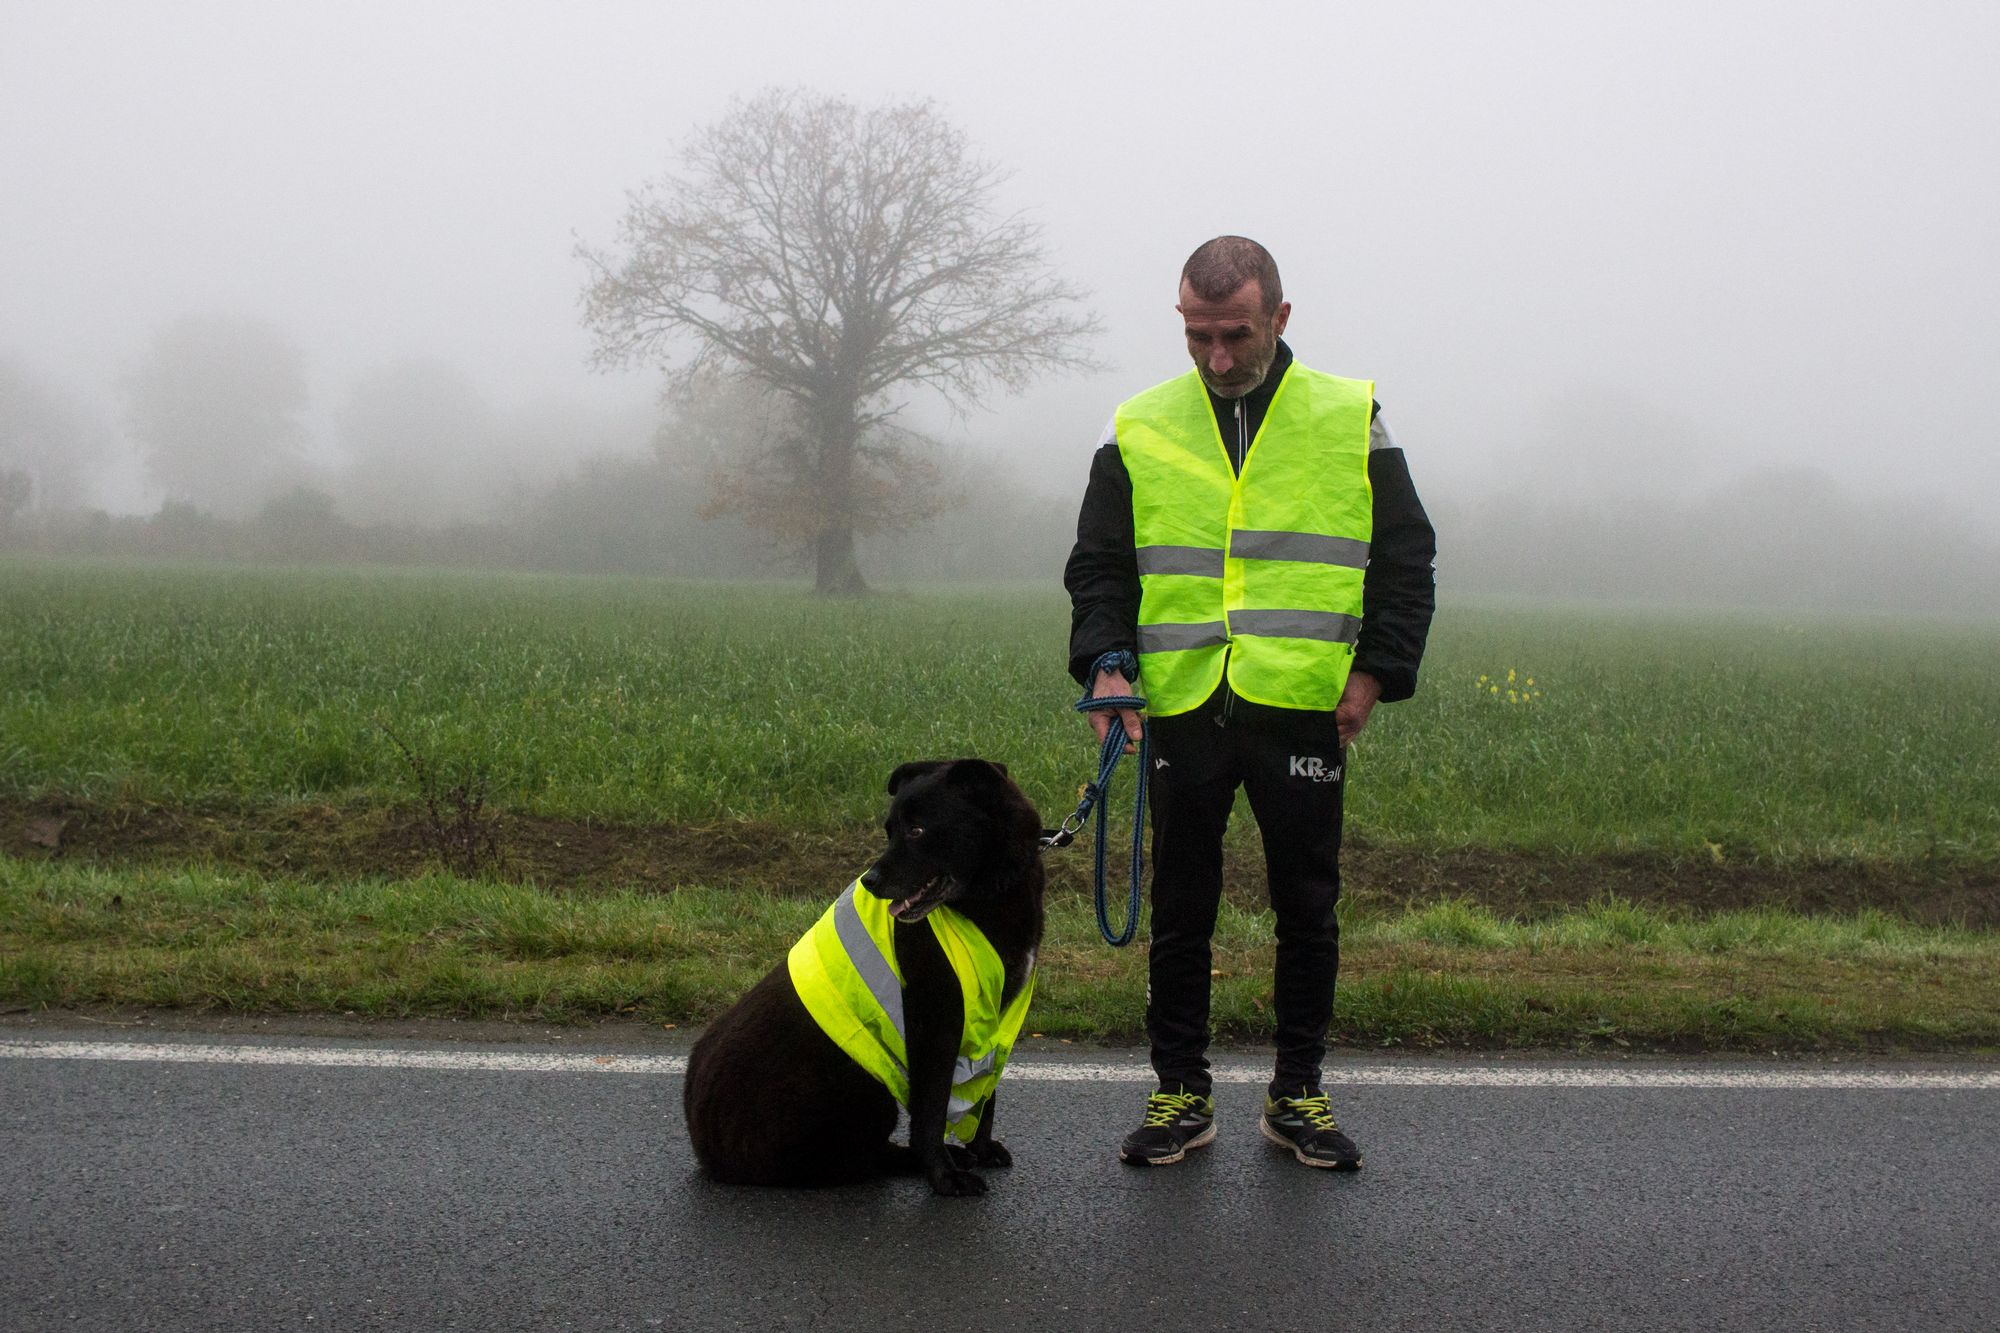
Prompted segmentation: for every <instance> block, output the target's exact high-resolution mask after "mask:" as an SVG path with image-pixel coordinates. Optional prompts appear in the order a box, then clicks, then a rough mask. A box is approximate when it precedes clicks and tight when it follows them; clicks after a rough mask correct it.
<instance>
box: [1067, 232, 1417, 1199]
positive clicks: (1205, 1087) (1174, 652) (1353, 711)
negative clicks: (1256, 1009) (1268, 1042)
mask: <svg viewBox="0 0 2000 1333" xmlns="http://www.w3.org/2000/svg"><path fill="white" fill-rule="evenodd" d="M1176 308H1177V309H1178V310H1179V312H1180V315H1181V320H1182V323H1183V325H1184V328H1185V332H1186V336H1187V347H1188V353H1189V355H1191V356H1192V357H1193V358H1194V369H1193V370H1192V371H1190V372H1189V373H1187V374H1185V375H1183V376H1181V377H1179V378H1178V379H1174V380H1169V381H1168V382H1166V383H1165V384H1161V385H1158V386H1156V387H1154V388H1152V389H1149V390H1147V391H1146V392H1145V393H1142V394H1140V395H1138V396H1137V397H1136V398H1132V399H1130V400H1128V401H1127V402H1125V403H1124V404H1122V405H1120V407H1119V408H1118V410H1117V412H1116V414H1115V415H1114V416H1113V417H1112V421H1111V426H1110V427H1109V429H1108V430H1107V431H1106V433H1105V436H1104V439H1103V441H1102V442H1101V443H1100V445H1099V446H1098V450H1097V454H1096V456H1095V457H1094V458H1093V459H1092V461H1091V468H1090V482H1089V486H1088V489H1087V490H1086V491H1085V494H1084V499H1083V508H1082V512H1081V513H1080V515H1079V516H1078V519H1077V540H1076V547H1075V549H1074V550H1073V551H1072V552H1071V554H1070V558H1069V565H1068V568H1067V569H1066V570H1065V572H1064V576H1063V582H1064V584H1065V586H1067V587H1068V589H1069V593H1070V599H1071V605H1072V617H1071V625H1070V673H1071V674H1072V675H1073V676H1075V677H1076V678H1077V680H1078V681H1079V682H1081V683H1082V684H1083V686H1084V688H1085V690H1086V691H1088V692H1089V693H1091V694H1092V695H1094V696H1098V697H1104V696H1109V695H1121V694H1131V693H1135V692H1136V693H1139V694H1142V695H1144V696H1146V699H1147V708H1146V711H1147V714H1148V716H1147V718H1146V719H1145V721H1144V722H1143V724H1142V721H1141V719H1140V718H1139V716H1138V715H1137V714H1136V713H1133V712H1131V711H1129V710H1128V711H1124V712H1122V713H1121V714H1120V715H1121V716H1122V718H1123V720H1124V722H1125V727H1126V731H1127V733H1128V734H1130V735H1133V736H1137V735H1138V734H1139V732H1140V728H1141V726H1142V725H1144V726H1146V727H1148V728H1150V731H1151V749H1152V764H1153V771H1152V773H1151V774H1150V780H1151V783H1152V802H1151V808H1152V816H1153V917H1152V941H1151V947H1150V950H1149V956H1148V984H1147V1005H1146V1031H1147V1035H1148V1037H1149V1039H1150V1041H1151V1044H1152V1060H1153V1069H1154V1072H1155V1074H1156V1075H1157V1076H1158V1078H1159V1090H1158V1091H1157V1092H1155V1093H1153V1095H1152V1096H1151V1097H1150V1098H1149V1099H1148V1100H1147V1104H1146V1112H1145V1115H1144V1118H1143V1120H1142V1122H1141V1124H1140V1125H1139V1127H1138V1128H1137V1129H1135V1130H1133V1131H1132V1133H1130V1134H1129V1135H1127V1136H1126V1138H1125V1141H1124V1143H1123V1145H1122V1146H1121V1147H1120V1149H1119V1155H1120V1156H1121V1157H1123V1158H1124V1160H1126V1161H1128V1162H1132V1163H1135V1164H1139V1165H1147V1166H1162V1165H1166V1164H1169V1163H1172V1162H1178V1161H1180V1160H1181V1159H1182V1158H1183V1157H1184V1156H1185V1155H1186V1154H1187V1152H1188V1150H1190V1149H1192V1148H1199V1147H1202V1146H1204V1145H1206V1144H1207V1143H1209V1142H1211V1141H1212V1140H1213V1139H1214V1137H1215V1106H1214V1102H1213V1100H1212V1097H1211V1095H1210V1093H1211V1084H1210V1078H1209V1067H1208V1061H1207V1059H1206V1058H1205V1052H1206V1050H1207V1048H1208V1036H1209V1034H1208V999H1209V941H1210V937H1211V936H1212V935H1213V934H1214V931H1215V916H1216V908H1217V906H1218V904H1219V903H1220V901H1221V896H1222V835H1223V831H1224V829H1225V828H1226V827H1227V826H1228V822H1229V813H1230V809H1231V807H1232V805H1233V804H1234V803H1235V798H1236V790H1237V788H1238V787H1239V786H1240V787H1242V788H1244V789H1245V790H1246V791H1247V792H1248V794H1249V798H1250V808H1251V811H1252V812H1253V814H1254V815H1255V816H1256V819H1257V827H1258V829H1259V831H1260V832H1261V833H1262V835H1263V839H1264V857H1265V865H1266V869H1267V871H1268V875H1269V885H1270V897H1271V905H1272V907H1273V909H1274V910H1275V913H1276V916H1277V961H1276V969H1275V976H1274V978H1273V982H1274V1001H1275V1005H1274V1007H1275V1010H1276V1013H1275V1018H1276V1025H1277V1033H1276V1037H1277V1062H1276V1068H1275V1070H1274V1072H1273V1076H1272V1079H1271V1083H1270V1086H1269V1087H1268V1088H1267V1089H1266V1096H1265V1101H1264V1114H1263V1118H1262V1120H1261V1121H1260V1122H1259V1125H1260V1128H1261V1130H1262V1132H1263V1133H1264V1135H1265V1136H1266V1137H1268V1138H1270V1139H1272V1140H1273V1141H1275V1142H1277V1143H1279V1144H1281V1145H1283V1146H1284V1147H1286V1148H1288V1149H1290V1150H1291V1151H1292V1153H1293V1155H1294V1156H1295V1157H1297V1159H1298V1160H1299V1161H1301V1162H1303V1163H1305V1164H1306V1165H1308V1166H1317V1167H1329V1168H1335V1169H1347V1170H1352V1169H1355V1168H1357V1167H1359V1166H1360V1165H1361V1153H1360V1151H1359V1150H1358V1149H1357V1148H1356V1147H1355V1145H1354V1143H1353V1141H1352V1140H1351V1139H1349V1138H1348V1137H1347V1135H1345V1134H1344V1133H1342V1132H1341V1130H1340V1127H1339V1125H1338V1124H1337V1123H1336V1122H1335V1120H1334V1118H1333V1114H1332V1108H1331V1106H1330V1103H1329V1101H1328V1099H1327V1096H1326V1094H1325V1092H1324V1091H1323V1090H1322V1089H1321V1087H1320V1062H1321V1060H1322V1058H1323V1056H1324V1054H1325V1047H1326V1032H1327V1027H1328V1025H1329V1023H1330V1022H1331V1020H1332V1017H1333V986H1334V974H1335V971H1336V969H1337V968H1338V966H1339V959H1340V953H1339V934H1338V926H1337V924H1336V922H1335V918H1334V904H1335V901H1336V900H1337V899H1338V897H1339V894H1340V866H1339V856H1340V822H1341V797H1342V791H1343V788H1344V785H1345V777H1346V770H1347V765H1346V759H1347V747H1348V746H1349V745H1351V744H1352V743H1353V741H1354V738H1355V737H1356V736H1357V735H1359V734H1360V732H1361V730H1362V728H1363V727H1365V726H1366V725H1367V723H1368V716H1369V713H1370V711H1371V710H1372V709H1373V708H1374V707H1375V705H1376V704H1377V703H1380V702H1387V701H1394V700H1398V699H1406V698H1408V697H1409V696H1410V695H1411V694H1413V693H1414V692H1415V691H1416V683H1417V665H1418V662H1419V660H1420V659H1421V658H1422V656H1423V649H1424V640H1425V637H1426V635H1427V634H1428V632H1429V629H1430V620H1431V612H1432V607H1433V603H1434V588H1433V575H1432V560H1433V558H1434V556H1435V554H1436V541H1435V538H1434V536H1433V534H1432V531H1431V525H1430V520H1429V518H1427V517H1426V516H1425V514H1424V509H1423V505H1422V504H1421V503H1420V502H1419V501H1418V499H1417V494H1416V490H1415V488H1414V487H1413V486H1412V485H1411V483H1410V475H1409V470H1408V468H1407V467H1406V465H1405V464H1404V461H1403V453H1402V450H1401V449H1399V448H1397V447H1396V444H1395V441H1394V440H1393V439H1392V438H1391V436H1390V434H1389V431H1388V428H1387V427H1386V426H1385V425H1383V424H1382V421H1381V417H1380V413H1379V410H1378V408H1377V406H1376V404H1375V402H1374V397H1373V388H1374V386H1373V385H1372V384H1369V383H1367V382H1364V381H1359V380H1346V379H1339V378H1336V377H1334V376H1331V375H1324V374H1320V373H1319V372H1317V371H1313V370H1309V369H1307V368H1306V367H1304V366H1302V365H1300V364H1299V363H1298V362H1296V361H1294V360H1293V358H1292V352H1291V348H1290V347H1288V346H1287V345H1286V344H1285V343H1284V342H1282V341H1281V340H1280V336H1279V335H1281V334H1283V333H1284V331H1285V326H1286V324H1287V323H1288V321H1289V320H1290V318H1291V312H1292V308H1291V304H1290V303H1289V302H1287V301H1286V300H1285V299H1284V292H1283V290H1282V288H1281V286H1280V284H1279V280H1278V267H1277V265H1276V263H1274V262H1273V261H1272V259H1271V256H1270V254H1269V253H1268V252H1267V251H1265V249H1264V247H1263V246H1261V245H1258V244H1257V243H1256V242H1255V241H1251V240H1247V239H1245V238H1244V237H1241V236H1220V237H1217V238H1216V239H1214V240H1212V241H1209V242H1208V243H1207V244H1205V245H1203V246H1202V247H1201V248H1200V249H1198V250H1196V251H1195V252H1194V254H1193V255H1192V256H1190V257H1189V259H1188V261H1187V264H1186V265H1185V266H1184V267H1183V269H1182V270H1181V284H1180V303H1179V305H1178V306H1177V307H1176ZM1135 665H1136V667H1137V669H1138V679H1137V680H1136V681H1135V680H1132V679H1130V678H1129V676H1128V670H1129V669H1130V668H1131V667H1132V666H1135ZM1090 718H1091V722H1092V725H1093V726H1095V727H1096V728H1097V733H1098V737H1099V739H1100V741H1101V740H1102V738H1103V736H1104V732H1105V730H1106V728H1107V727H1108V726H1109V725H1110V720H1109V716H1108V715H1107V714H1106V713H1104V712H1101V711H1100V712H1095V713H1092V714H1090Z"/></svg>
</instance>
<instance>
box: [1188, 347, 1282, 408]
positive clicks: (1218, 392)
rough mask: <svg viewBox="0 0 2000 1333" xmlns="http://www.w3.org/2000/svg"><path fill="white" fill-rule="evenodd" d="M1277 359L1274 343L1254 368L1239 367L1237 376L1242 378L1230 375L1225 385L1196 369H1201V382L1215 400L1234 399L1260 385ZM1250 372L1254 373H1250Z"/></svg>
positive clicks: (1203, 370)
mask: <svg viewBox="0 0 2000 1333" xmlns="http://www.w3.org/2000/svg"><path fill="white" fill-rule="evenodd" d="M1277 359H1278V348H1277V345H1276V343H1275V342H1273V344H1272V347H1271V351H1270V354H1269V355H1267V356H1264V357H1261V358H1259V359H1258V362H1257V364H1256V365H1255V366H1254V367H1248V368H1244V367H1239V368H1238V372H1237V374H1238V375H1240V376H1241V377H1242V378H1240V379H1239V378H1237V376H1236V375H1232V376H1231V377H1230V381H1229V383H1228V384H1226V385H1218V384H1217V383H1216V382H1215V381H1214V380H1212V379H1210V378H1209V376H1208V371H1207V370H1205V369H1201V368H1200V367H1197V369H1201V382H1202V383H1203V384H1205V385H1207V386H1208V391H1209V392H1210V393H1212V394H1214V395H1215V396H1216V397H1217V398H1230V399H1234V398H1241V397H1243V396H1244V395H1245V394H1247V393H1249V392H1250V391H1251V390H1252V389H1254V388H1256V387H1257V386H1258V385H1260V384H1262V383H1263V382H1264V377H1265V376H1266V375H1268V374H1270V373H1271V363H1272V362H1273V361H1276V360H1277ZM1252 371H1254V372H1255V373H1252Z"/></svg>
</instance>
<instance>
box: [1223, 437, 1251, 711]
mask: <svg viewBox="0 0 2000 1333" xmlns="http://www.w3.org/2000/svg"><path fill="white" fill-rule="evenodd" d="M1249 436H1250V419H1249V417H1248V416H1247V415H1246V414H1245V413H1244V411H1243V400H1242V399H1241V398H1238V399H1237V400H1236V476H1237V479H1238V480H1239V481H1240V480H1241V479H1242V477H1243V465H1244V464H1245V463H1246V462H1248V461H1249V459H1250V439H1249ZM1223 614H1224V615H1225V616H1226V615H1227V614H1228V612H1224V613H1223ZM1233 651H1235V649H1234V646H1233V645H1232V646H1225V647H1224V648H1223V650H1222V711H1221V712H1219V713H1217V714H1216V715H1215V725H1216V726H1218V727H1225V728H1226V727H1227V726H1228V725H1229V715H1230V713H1231V712H1233V711H1234V710H1235V708H1236V691H1235V690H1232V689H1230V688H1229V654H1230V653H1231V652H1233Z"/></svg>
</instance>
